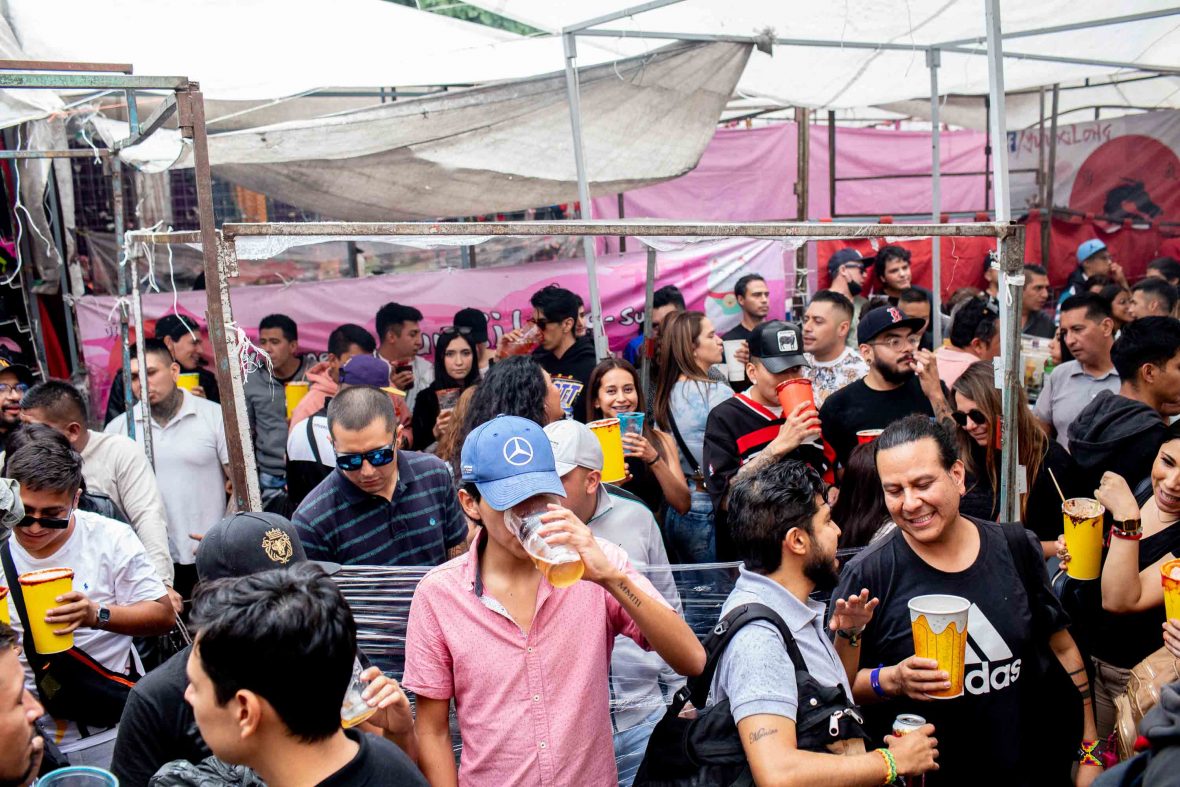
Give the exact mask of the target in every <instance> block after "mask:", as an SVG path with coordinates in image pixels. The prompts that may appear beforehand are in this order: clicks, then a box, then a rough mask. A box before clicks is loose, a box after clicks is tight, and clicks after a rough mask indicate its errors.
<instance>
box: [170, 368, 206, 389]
mask: <svg viewBox="0 0 1180 787" xmlns="http://www.w3.org/2000/svg"><path fill="white" fill-rule="evenodd" d="M200 384H201V375H199V374H197V373H196V372H181V373H180V376H179V377H177V378H176V387H177V388H183V389H184V390H186V391H191V390H192V389H194V388H196V387H197V386H199V385H200Z"/></svg>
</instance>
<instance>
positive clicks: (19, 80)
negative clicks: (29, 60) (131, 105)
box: [0, 71, 189, 90]
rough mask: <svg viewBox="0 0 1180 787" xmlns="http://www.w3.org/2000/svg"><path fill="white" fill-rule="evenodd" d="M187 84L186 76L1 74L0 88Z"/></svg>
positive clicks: (172, 86) (136, 87) (168, 86)
mask: <svg viewBox="0 0 1180 787" xmlns="http://www.w3.org/2000/svg"><path fill="white" fill-rule="evenodd" d="M188 83H189V81H188V78H187V77H146V76H130V75H110V74H45V73H37V72H32V71H16V72H3V71H0V87H3V88H8V89H10V90H46V89H48V90H184V88H185V86H186V85H188Z"/></svg>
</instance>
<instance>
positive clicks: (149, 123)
mask: <svg viewBox="0 0 1180 787" xmlns="http://www.w3.org/2000/svg"><path fill="white" fill-rule="evenodd" d="M175 111H176V94H175V93H173V94H172V95H170V96H167V97H165V98H164V100H163V101H161V102H160V105H159V106H158V107H156V108H155V110H154V111H153V112H152V114H150V115H148V116H147V119H146V120H144V121H143V122H142V123H140V124H139V129H138V131H135V132H134V133H133V134H132V135H131V136H129V137H127V138H126V139H120V140H119V141H118V142H116V143H115V144H114V145H113V147H114V149H115V150H123V149H124V148H129V147H131V146H132V145H138V144H139V143H140V142H142V141H143V140H145V139H147V138H148V137H150V136H151V135H152V134H153V133H154V132H155V131H156V130H157V129H159V128H160V126H162V125H164V123H166V122H167V120H168V118H170V117H172V113H173V112H175Z"/></svg>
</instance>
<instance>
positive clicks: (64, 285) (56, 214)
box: [13, 160, 82, 373]
mask: <svg viewBox="0 0 1180 787" xmlns="http://www.w3.org/2000/svg"><path fill="white" fill-rule="evenodd" d="M13 166H14V167H16V166H19V164H17V163H13ZM56 166H57V165H56V163H55V162H53V161H52V160H51V161H50V162H49V172H50V177H49V179H48V182H47V183H46V189H45V192H46V196H47V198H48V202H49V217H50V222H49V226H50V229H51V230H52V231H53V245H54V246H56V247H57V254H58V256H59V257H61V301H62V312H63V315H62V316H63V317H64V318H65V319H64V322H65V325H66V347H67V349H68V350H69V353H70V356H69V359H68V360H69V370H70V372H71V373H73V371H74V370H75V369H78V368H79V367H80V366H81V365H82V360H81V356H80V355H79V353H78V337H77V333H76V331H77V329H76V328H75V327H74V314H73V310H72V309H71V308H70V266H69V262H68V261H67V260H66V241H65V238H64V237H63V236H62V222H63V221H64V220H65V217H64V216H62V213H61V202H60V201H59V199H58V196H57V172H56V171H55V168H56Z"/></svg>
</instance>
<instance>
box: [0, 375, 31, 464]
mask: <svg viewBox="0 0 1180 787" xmlns="http://www.w3.org/2000/svg"><path fill="white" fill-rule="evenodd" d="M32 384H33V373H32V372H31V371H30V370H29V368H28V367H27V366H21V365H20V364H10V363H6V362H4V361H2V360H0V451H2V450H4V446H5V444H7V442H8V436H9V435H10V434H12V433H13V432H15V431H16V430H17V429H19V428H20V401H21V399H22V398H23V397H24V395H25V392H26V391H28V390H29V387H30V386H32Z"/></svg>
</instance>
